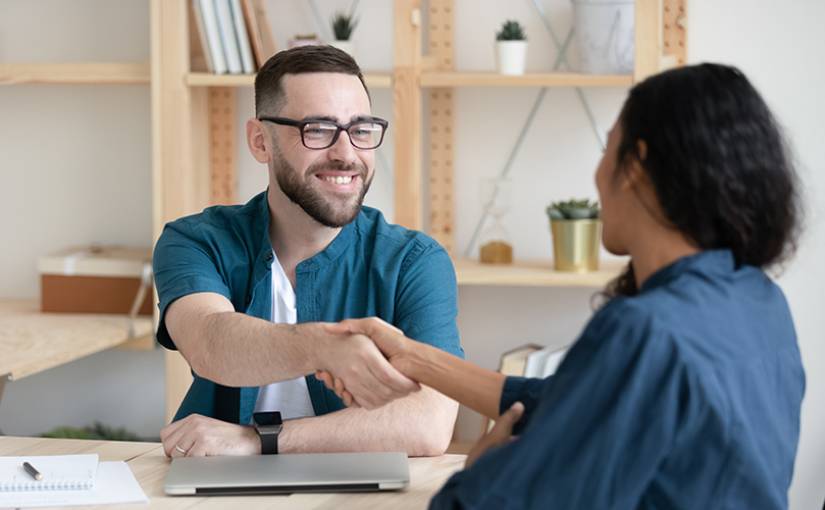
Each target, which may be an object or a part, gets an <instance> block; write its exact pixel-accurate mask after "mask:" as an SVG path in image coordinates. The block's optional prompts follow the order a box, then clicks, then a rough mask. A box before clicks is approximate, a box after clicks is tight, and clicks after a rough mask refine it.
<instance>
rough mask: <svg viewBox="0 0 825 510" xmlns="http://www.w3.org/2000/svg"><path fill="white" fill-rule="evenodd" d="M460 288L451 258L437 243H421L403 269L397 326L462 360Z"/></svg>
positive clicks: (411, 336) (398, 300) (399, 287)
mask: <svg viewBox="0 0 825 510" xmlns="http://www.w3.org/2000/svg"><path fill="white" fill-rule="evenodd" d="M457 295H458V287H457V284H456V277H455V269H454V268H453V263H452V261H451V260H450V257H449V255H447V252H446V251H444V249H443V248H442V247H441V246H439V245H438V244H435V243H433V244H432V245H430V246H427V245H424V244H419V245H418V246H417V248H416V249H415V250H413V251H412V252H411V253H410V254H409V255H408V256H407V259H406V261H405V263H404V265H403V266H402V268H401V273H400V278H399V285H398V288H397V295H396V313H395V321H394V325H395V326H396V327H398V328H399V329H401V331H403V332H404V334H405V335H406V336H407V337H409V338H413V339H415V340H418V341H420V342H424V343H428V344H430V345H433V346H435V347H438V348H439V349H442V350H444V351H447V352H449V353H450V354H453V355H455V356H459V357H461V358H463V357H464V349H462V348H461V342H460V339H459V334H458V326H457V324H456V316H457V315H458V303H457Z"/></svg>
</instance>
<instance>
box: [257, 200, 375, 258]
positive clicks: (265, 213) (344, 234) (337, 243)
mask: <svg viewBox="0 0 825 510" xmlns="http://www.w3.org/2000/svg"><path fill="white" fill-rule="evenodd" d="M268 195H269V188H267V189H266V191H264V192H263V193H260V194H259V195H258V196H257V197H255V198H256V199H258V200H259V201H260V203H259V204H258V207H257V209H258V214H257V217H258V218H261V219H263V221H261V222H259V223H258V224H259V225H261V226H262V227H263V228H262V229H261V231H260V232H259V233H258V235H259V236H260V249H259V250H258V257H257V259H256V266H258V267H260V266H261V264H263V265H265V266H266V267H269V265H270V264H271V263H272V258H273V257H272V242H271V241H270V239H269V224H270V215H269V214H270V211H269V197H268ZM360 217H361V213H360V212H359V213H358V216H356V217H355V219H354V220H353V221H351V222H350V223H348V224H346V225H344V227H343V228H342V229H341V231H340V232H339V233H338V235H337V236H335V239H333V240H332V242H331V243H329V244H328V245H327V246H326V248H324V249H323V250H321V251H320V252H318V253H316V254H315V255H313V256H312V257H310V258H308V259H306V260H304V261H302V262H300V263H299V264H298V266H297V267H296V268H295V272H296V273H304V272H311V271H317V270H319V269H321V268H322V267H324V266H326V265H329V264H331V263H333V262H335V261H336V260H337V259H338V257H340V256H341V254H343V253H344V252H345V251H346V249H347V248H348V247H349V246H350V244H351V243H352V239H353V238H354V237H355V236H354V232H355V229H356V225H355V224H356V223H357V222H358V221H359V220H360Z"/></svg>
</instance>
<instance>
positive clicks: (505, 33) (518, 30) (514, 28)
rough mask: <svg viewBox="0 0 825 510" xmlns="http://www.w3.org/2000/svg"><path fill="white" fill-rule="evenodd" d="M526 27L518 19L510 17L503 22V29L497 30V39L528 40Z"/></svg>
mask: <svg viewBox="0 0 825 510" xmlns="http://www.w3.org/2000/svg"><path fill="white" fill-rule="evenodd" d="M526 40H527V36H526V35H525V34H524V27H522V26H521V23H519V22H518V21H516V20H512V19H508V20H507V21H505V22H504V23H502V24H501V30H499V31H498V32H496V41H526Z"/></svg>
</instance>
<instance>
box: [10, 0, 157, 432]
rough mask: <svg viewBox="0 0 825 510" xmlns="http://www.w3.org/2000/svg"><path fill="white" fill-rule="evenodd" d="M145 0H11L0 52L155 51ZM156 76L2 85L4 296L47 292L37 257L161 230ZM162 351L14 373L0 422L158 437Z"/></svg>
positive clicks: (130, 54) (22, 58) (92, 55)
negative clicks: (155, 226) (154, 197)
mask: <svg viewBox="0 0 825 510" xmlns="http://www.w3.org/2000/svg"><path fill="white" fill-rule="evenodd" d="M148 59H149V9H148V2H146V1H145V0H121V1H118V2H110V1H105V0H76V1H72V2H65V1H63V0H36V1H34V2H30V1H27V0H3V1H1V2H0V62H61V61H121V60H127V61H147V60H148ZM149 118H150V98H149V87H148V85H127V86H86V85H82V86H58V85H24V86H0V226H2V232H3V236H4V239H3V247H2V249H1V250H0V298H8V297H15V298H36V297H37V296H38V295H39V280H38V275H37V257H38V256H40V255H43V254H47V253H50V252H53V251H55V250H59V249H62V248H64V247H67V246H72V245H82V244H89V243H120V244H126V245H136V246H139V245H143V246H149V245H150V244H151V242H152V209H151V146H150V139H151V137H150V134H151V133H150V126H149ZM162 402H163V356H162V353H161V352H160V351H153V352H123V351H110V352H104V353H100V354H97V355H94V356H90V357H88V358H86V359H83V360H80V361H77V362H75V363H71V364H69V365H65V366H63V367H60V368H57V369H54V370H50V371H48V372H45V373H41V374H37V375H35V376H32V377H29V378H26V379H23V380H21V381H18V382H14V383H9V384H7V385H6V391H5V395H4V396H3V400H2V402H0V429H2V430H3V431H4V432H5V433H7V434H38V433H41V432H43V431H46V430H50V429H52V428H54V427H56V426H59V425H73V426H82V425H86V424H90V423H91V422H92V421H94V420H100V421H103V422H105V423H107V424H110V425H115V426H127V427H129V428H130V429H131V430H133V431H136V432H137V433H139V434H141V435H143V436H146V437H153V436H154V437H156V436H157V431H158V429H159V426H160V424H161V423H162V421H163V405H162Z"/></svg>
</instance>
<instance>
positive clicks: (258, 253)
mask: <svg viewBox="0 0 825 510" xmlns="http://www.w3.org/2000/svg"><path fill="white" fill-rule="evenodd" d="M272 259H273V257H272V246H271V243H270V241H269V205H268V203H267V199H266V192H264V193H261V194H259V195H257V196H256V197H254V198H253V199H252V200H250V201H249V202H248V203H246V204H245V205H239V206H216V207H210V208H208V209H206V210H204V211H203V212H202V213H200V214H195V215H192V216H187V217H185V218H181V219H179V220H176V221H173V222H171V223H169V224H167V225H166V227H165V228H164V230H163V233H162V234H161V236H160V239H159V240H158V242H157V245H156V246H155V253H154V259H153V263H154V272H155V286H156V288H157V292H158V297H159V299H160V303H159V305H158V306H159V307H160V324H159V325H158V331H157V339H158V342H160V343H161V345H163V346H164V347H166V348H168V349H175V343H174V339H173V338H171V337H170V335H169V332H168V331H167V329H166V324H165V314H166V310H167V309H168V308H169V305H170V304H171V303H172V302H174V301H175V300H176V299H178V298H180V297H183V296H185V295H188V294H192V293H196V292H214V293H217V294H221V295H223V296H225V297H226V298H227V299H228V300H229V301H231V302H232V304H233V306H234V307H235V310H236V311H239V312H244V313H246V314H248V315H251V316H253V317H258V318H261V319H266V320H271V315H272ZM456 294H457V289H456V278H455V270H454V269H453V265H452V262H451V261H450V258H449V256H448V255H447V253H446V252H445V251H444V249H443V248H442V247H441V246H440V245H439V244H438V243H437V242H435V241H434V240H433V239H431V238H429V237H427V236H426V235H424V234H422V233H420V232H415V231H412V230H407V229H405V228H403V227H400V226H397V225H390V224H388V223H387V222H386V221H385V220H384V217H383V215H382V214H381V213H380V212H379V211H377V210H375V209H371V208H369V207H363V208H362V211H361V212H360V213H359V214H358V216H357V218H356V219H355V220H354V221H353V222H352V223H350V224H348V225H346V226H345V227H343V229H342V230H341V232H340V233H339V234H338V236H337V237H336V238H335V239H334V240H333V241H332V242H331V243H330V244H329V245H328V246H327V247H326V248H325V249H324V250H323V251H321V252H320V253H318V254H316V255H315V256H313V257H312V258H310V259H307V260H304V261H303V262H301V263H300V264H298V266H297V268H296V282H295V296H296V308H297V315H298V323H303V322H316V321H323V322H336V321H340V320H343V319H348V318H360V317H371V316H376V317H380V318H382V319H383V320H385V321H387V322H389V323H391V324H394V325H395V326H397V327H398V328H400V329H401V330H402V331H404V333H405V334H406V335H407V336H408V337H410V338H414V339H416V340H419V341H421V342H426V343H428V344H431V345H434V346H436V347H439V348H441V349H443V350H445V351H447V352H449V353H452V354H455V355H457V356H463V354H464V351H463V350H462V348H461V345H460V342H459V335H458V328H457V326H456V315H457V311H458V310H457V303H456ZM193 375H194V381H193V383H192V386H191V387H190V388H189V391H188V392H187V394H186V396H185V397H184V399H183V402H182V404H181V406H180V408H179V409H178V412H177V414H176V415H175V420H178V419H180V418H183V417H185V416H187V415H189V414H192V413H198V414H202V415H205V416H212V417H215V418H218V419H222V420H224V421H230V422H234V423H243V424H245V423H249V422H250V421H251V419H252V411H253V409H254V407H255V401H256V399H257V397H258V387H248V388H231V387H227V386H222V385H220V384H217V383H215V382H213V381H210V380H207V379H204V378H202V377H200V376H198V375H197V374H194V373H193ZM306 379H307V386H308V387H309V395H310V398H311V400H312V406H313V408H314V410H315V414H316V415H322V414H326V413H329V412H332V411H337V410H339V409H342V408H343V407H344V406H343V402H341V400H340V399H339V398H338V397H337V396H336V395H335V394H334V393H333V392H331V391H329V390H327V389H326V388H325V387H324V385H323V383H321V382H320V381H318V380H317V379H316V378H315V377H314V376H313V375H308V376H307V377H306Z"/></svg>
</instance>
